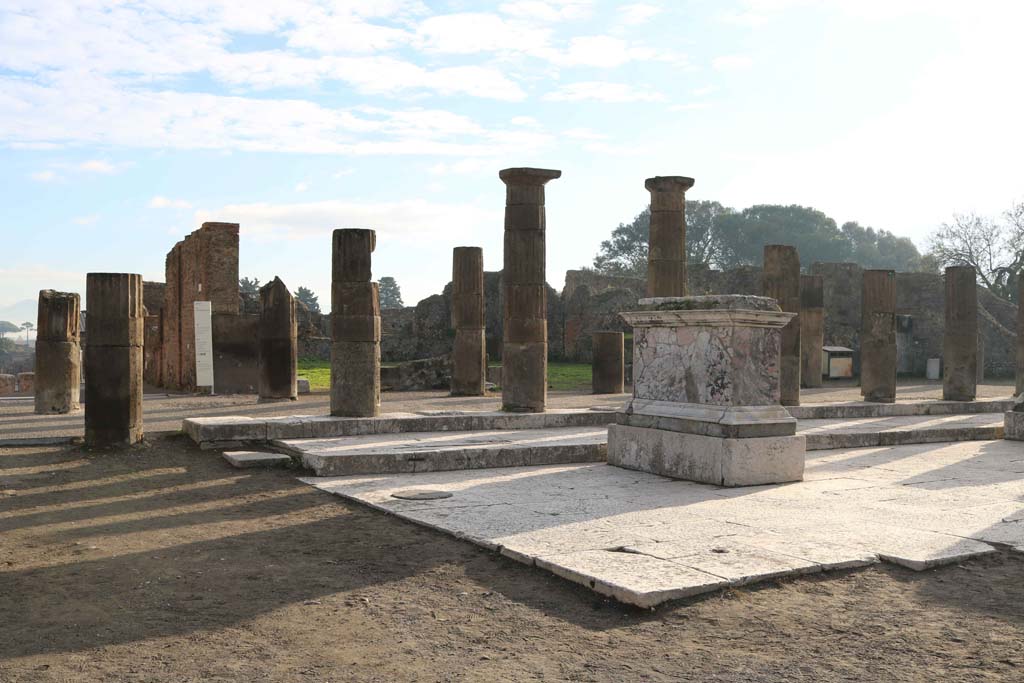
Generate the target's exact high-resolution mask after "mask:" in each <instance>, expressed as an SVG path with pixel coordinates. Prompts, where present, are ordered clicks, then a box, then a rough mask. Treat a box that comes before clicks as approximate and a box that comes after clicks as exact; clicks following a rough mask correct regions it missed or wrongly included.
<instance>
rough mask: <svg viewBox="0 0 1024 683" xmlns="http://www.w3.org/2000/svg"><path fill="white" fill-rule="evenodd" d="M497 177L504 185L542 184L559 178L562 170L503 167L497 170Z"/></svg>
mask: <svg viewBox="0 0 1024 683" xmlns="http://www.w3.org/2000/svg"><path fill="white" fill-rule="evenodd" d="M498 177H499V178H501V181H502V182H503V183H505V184H506V185H544V184H546V183H547V182H548V181H549V180H554V179H555V178H561V177H562V172H561V171H556V170H554V169H550V168H505V169H502V170H500V171H498Z"/></svg>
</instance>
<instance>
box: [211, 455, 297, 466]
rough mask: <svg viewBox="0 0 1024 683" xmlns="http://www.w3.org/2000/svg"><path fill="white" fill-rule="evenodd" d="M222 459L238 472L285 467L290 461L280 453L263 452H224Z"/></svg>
mask: <svg viewBox="0 0 1024 683" xmlns="http://www.w3.org/2000/svg"><path fill="white" fill-rule="evenodd" d="M224 459H225V460H227V461H228V463H229V464H230V465H231V466H232V467H237V468H238V469H240V470H244V469H250V468H254V467H287V466H288V465H289V464H291V461H292V459H291V458H290V457H288V456H287V455H282V454H281V453H265V452H263V451H224Z"/></svg>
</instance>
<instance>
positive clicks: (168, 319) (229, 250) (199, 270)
mask: <svg viewBox="0 0 1024 683" xmlns="http://www.w3.org/2000/svg"><path fill="white" fill-rule="evenodd" d="M165 280H166V281H165V285H166V286H165V288H164V305H163V310H164V316H163V354H162V355H163V363H162V365H163V378H162V379H163V382H164V386H166V387H167V388H170V389H181V390H185V391H190V390H193V389H195V320H194V315H193V308H192V305H193V304H194V303H195V302H196V301H210V302H211V303H212V308H213V312H214V314H220V315H233V316H237V315H238V311H239V293H238V224H237V223H203V225H202V227H201V228H199V230H196V231H195V232H193V233H191V234H190V235H188V236H187V237H186V238H185V239H183V240H182V241H181V242H178V243H177V244H176V245H174V248H172V249H171V251H170V252H169V253H168V254H167V259H166V261H165ZM214 339H216V336H215V337H214ZM216 370H217V368H216V367H215V368H214V371H215V374H216Z"/></svg>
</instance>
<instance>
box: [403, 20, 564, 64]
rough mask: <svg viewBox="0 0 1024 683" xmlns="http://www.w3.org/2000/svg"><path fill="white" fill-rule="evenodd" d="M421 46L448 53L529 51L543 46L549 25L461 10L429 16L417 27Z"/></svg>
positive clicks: (425, 48) (547, 38) (548, 32)
mask: <svg viewBox="0 0 1024 683" xmlns="http://www.w3.org/2000/svg"><path fill="white" fill-rule="evenodd" d="M417 34H418V43H419V47H420V48H421V49H424V50H427V51H431V52H442V53H448V54H474V53H477V52H503V51H504V52H516V53H521V52H530V51H532V50H536V49H539V48H544V47H546V46H547V44H548V40H549V38H550V36H551V31H550V29H547V28H540V27H538V26H536V25H534V24H530V23H527V22H523V21H517V20H505V19H503V18H502V17H500V16H498V15H496V14H485V13H482V12H462V13H458V14H443V15H440V16H435V17H430V18H429V19H426V20H425V21H423V22H422V23H421V24H420V25H419V27H418V28H417Z"/></svg>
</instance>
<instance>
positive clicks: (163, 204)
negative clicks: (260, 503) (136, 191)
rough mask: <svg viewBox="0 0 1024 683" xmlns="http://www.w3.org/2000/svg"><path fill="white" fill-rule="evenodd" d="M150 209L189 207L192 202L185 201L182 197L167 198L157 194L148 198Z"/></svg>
mask: <svg viewBox="0 0 1024 683" xmlns="http://www.w3.org/2000/svg"><path fill="white" fill-rule="evenodd" d="M148 206H149V208H151V209H191V208H192V204H190V203H189V202H187V201H185V200H184V199H168V198H167V197H161V196H159V195H157V196H155V197H153V198H152V199H150V200H149V204H148Z"/></svg>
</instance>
